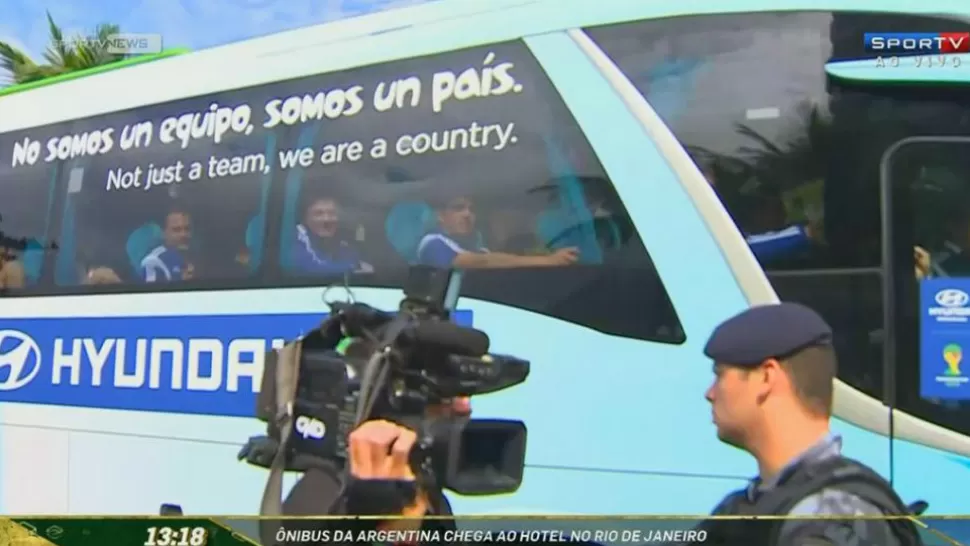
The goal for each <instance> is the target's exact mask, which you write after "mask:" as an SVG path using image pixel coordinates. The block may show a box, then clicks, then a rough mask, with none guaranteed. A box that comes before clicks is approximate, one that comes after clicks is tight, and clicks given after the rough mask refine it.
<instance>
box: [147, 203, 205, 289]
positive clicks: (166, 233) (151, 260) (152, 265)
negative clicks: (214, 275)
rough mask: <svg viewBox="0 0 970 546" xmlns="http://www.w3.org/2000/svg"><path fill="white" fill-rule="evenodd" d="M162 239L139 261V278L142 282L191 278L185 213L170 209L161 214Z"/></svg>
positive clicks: (189, 228) (188, 223)
mask: <svg viewBox="0 0 970 546" xmlns="http://www.w3.org/2000/svg"><path fill="white" fill-rule="evenodd" d="M162 236H163V242H162V244H160V245H158V246H157V247H155V248H153V249H152V251H151V252H149V253H148V255H146V256H145V257H144V258H142V260H141V277H142V280H144V281H145V282H149V283H151V282H172V281H181V280H185V279H189V278H191V277H192V273H193V267H192V264H191V263H189V261H188V258H187V253H188V250H189V243H190V242H191V241H192V220H191V218H190V217H189V213H187V212H185V211H181V210H173V211H171V212H169V213H168V214H167V215H166V216H165V226H164V228H163V230H162Z"/></svg>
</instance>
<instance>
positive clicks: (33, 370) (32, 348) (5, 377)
mask: <svg viewBox="0 0 970 546" xmlns="http://www.w3.org/2000/svg"><path fill="white" fill-rule="evenodd" d="M4 371H6V374H5V373H4ZM38 372H40V347H38V346H37V342H35V341H34V340H33V338H31V337H30V336H28V335H27V334H25V333H23V332H20V331H18V330H2V331H0V391H12V390H16V389H19V388H21V387H23V386H25V385H27V384H28V383H30V382H31V381H33V380H34V377H36V376H37V374H38Z"/></svg>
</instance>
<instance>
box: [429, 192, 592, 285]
mask: <svg viewBox="0 0 970 546" xmlns="http://www.w3.org/2000/svg"><path fill="white" fill-rule="evenodd" d="M436 208H437V215H438V227H437V229H435V230H433V231H432V232H430V233H428V234H427V235H425V236H424V237H422V238H421V242H420V243H419V244H418V263H420V264H421V265H430V266H434V267H439V268H442V269H446V268H451V267H455V268H459V269H484V268H505V267H543V266H561V265H569V264H572V263H575V262H576V260H577V259H578V257H579V252H578V250H577V249H575V248H563V249H559V250H556V251H555V252H553V253H551V254H544V255H540V256H522V255H518V254H506V253H504V252H492V251H490V250H489V249H487V248H485V247H484V246H482V245H481V244H480V243H479V242H478V240H477V236H476V230H475V208H474V205H473V204H472V202H471V200H470V199H469V198H468V197H464V196H458V197H453V198H447V197H446V198H443V199H441V201H440V202H439V203H438V206H437V207H436Z"/></svg>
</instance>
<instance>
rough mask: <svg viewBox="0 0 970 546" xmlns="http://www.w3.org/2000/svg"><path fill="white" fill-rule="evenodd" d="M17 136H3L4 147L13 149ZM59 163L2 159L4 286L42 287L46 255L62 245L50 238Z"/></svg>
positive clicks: (0, 277) (0, 273)
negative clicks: (13, 164)
mask: <svg viewBox="0 0 970 546" xmlns="http://www.w3.org/2000/svg"><path fill="white" fill-rule="evenodd" d="M14 138H15V135H10V136H9V137H8V138H4V139H0V147H2V149H5V150H9V149H11V148H12V147H13V146H11V145H7V142H13V141H14ZM58 167H59V166H58V164H56V163H45V162H38V163H36V164H34V165H18V166H17V167H11V166H10V165H9V164H7V163H0V289H6V290H16V289H22V288H29V289H33V288H40V287H41V284H42V279H43V273H44V266H45V260H46V257H47V256H49V255H53V254H54V253H55V252H56V251H57V249H58V244H57V241H56V239H49V238H48V237H49V235H48V233H49V231H50V227H51V223H52V222H53V221H54V218H53V217H52V211H53V210H54V205H55V203H54V196H55V192H54V191H53V190H54V188H55V187H56V184H57V173H58Z"/></svg>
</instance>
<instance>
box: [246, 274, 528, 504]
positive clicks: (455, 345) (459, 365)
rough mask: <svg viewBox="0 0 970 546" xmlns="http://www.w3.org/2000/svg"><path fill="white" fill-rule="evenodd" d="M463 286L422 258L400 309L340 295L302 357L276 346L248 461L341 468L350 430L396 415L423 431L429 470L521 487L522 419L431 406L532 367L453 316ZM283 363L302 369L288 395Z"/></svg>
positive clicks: (433, 476)
mask: <svg viewBox="0 0 970 546" xmlns="http://www.w3.org/2000/svg"><path fill="white" fill-rule="evenodd" d="M460 285H461V273H460V272H458V271H454V270H444V269H435V268H429V267H422V266H416V267H413V268H411V271H410V273H409V276H408V282H407V284H406V285H405V287H404V294H405V297H404V300H403V301H402V302H401V304H400V308H399V309H398V311H397V312H396V313H387V312H384V311H380V310H378V309H375V308H373V307H371V306H369V305H366V304H362V303H331V304H330V305H331V315H330V316H329V317H328V318H327V319H326V320H325V321H324V322H323V324H321V325H320V327H319V328H317V329H316V330H314V331H312V332H311V333H309V334H307V335H306V336H304V337H302V338H301V339H300V340H299V341H300V343H299V345H298V347H299V350H298V351H296V353H291V356H292V358H291V360H292V361H293V362H288V361H286V358H285V357H284V356H282V355H283V354H285V352H286V350H287V348H286V347H284V349H283V350H282V351H280V352H279V353H270V354H268V355H267V359H266V368H265V369H264V372H263V381H262V385H261V389H260V395H259V397H258V400H257V416H258V417H259V418H260V419H262V420H264V421H266V422H267V423H268V427H267V428H268V436H265V437H255V438H251V439H250V441H249V443H247V444H246V446H245V447H244V448H243V450H242V451H241V452H240V455H239V458H240V459H245V460H246V461H247V462H249V463H251V464H254V465H257V466H262V467H265V468H270V467H271V466H272V465H273V463H274V458H275V459H276V462H277V463H279V462H280V461H281V460H282V463H283V464H285V469H286V470H289V471H305V470H307V469H309V468H312V467H314V466H327V465H331V466H332V465H335V464H336V465H342V461H343V460H344V458H345V457H346V453H347V437H348V435H349V433H350V432H351V431H352V430H353V429H354V428H356V427H357V426H359V425H360V424H361V423H363V422H365V421H369V420H372V419H385V420H388V421H393V422H396V423H399V424H401V425H403V426H406V427H408V428H410V429H412V430H414V431H416V432H417V433H418V442H417V444H416V446H415V448H414V450H413V451H412V454H411V461H412V467H413V468H414V470H415V473H416V474H417V475H419V476H421V477H422V478H421V479H430V480H433V481H434V483H436V484H437V485H438V486H440V487H442V488H445V489H450V490H452V491H455V492H457V493H459V494H463V495H491V494H500V493H509V492H513V491H515V490H517V489H518V487H519V486H520V485H521V482H522V475H523V471H524V465H525V448H526V427H525V424H524V423H523V422H522V421H513V420H504V419H470V418H468V417H467V416H456V415H449V414H448V413H447V412H446V413H443V414H442V415H440V416H438V415H435V413H434V412H431V411H429V408H432V407H435V406H437V405H440V404H448V403H449V402H450V401H451V400H452V399H454V398H458V397H465V396H474V395H480V394H485V393H490V392H495V391H499V390H503V389H506V388H508V387H511V386H514V385H517V384H519V383H522V382H523V381H525V379H526V377H527V376H528V374H529V363H528V362H527V361H525V360H522V359H518V358H515V357H510V356H502V355H494V354H489V353H488V348H489V339H488V336H487V335H486V334H485V333H484V332H482V331H479V330H475V329H473V328H469V327H464V326H459V325H458V324H456V323H455V322H453V321H452V320H451V319H452V312H453V311H454V306H455V303H456V302H457V299H458V297H459V293H460ZM280 366H291V367H296V368H297V369H296V370H293V372H294V373H295V374H296V379H295V381H293V383H294V386H293V387H292V393H289V392H282V393H281V389H280V385H279V384H278V382H279V381H280V377H285V376H281V375H280V371H282V370H281V369H280V368H279V367H280ZM282 391H286V389H282ZM281 396H283V397H286V398H289V400H281V398H280V397H281ZM281 402H283V403H281ZM281 412H283V415H281ZM281 417H282V418H281ZM284 429H286V430H284Z"/></svg>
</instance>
